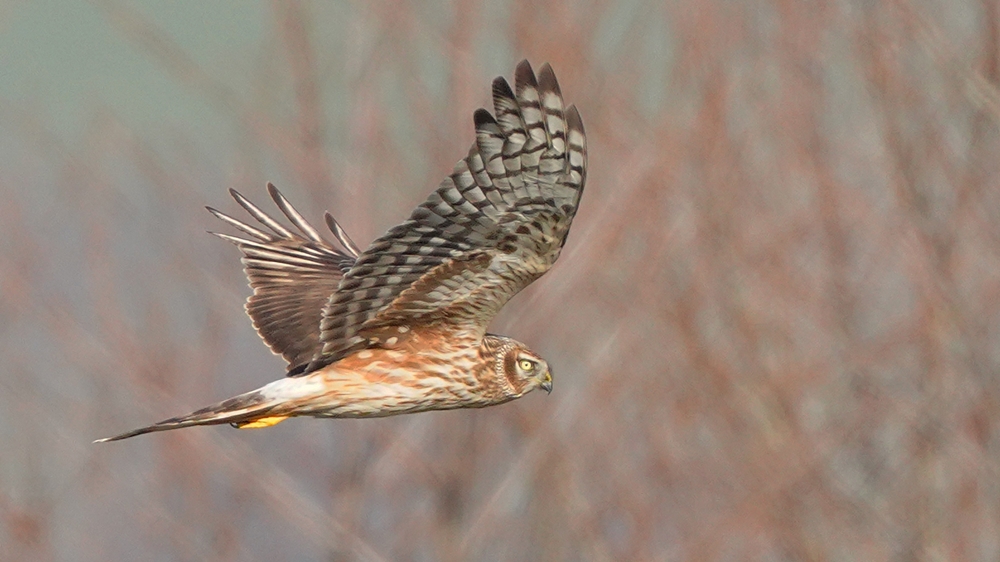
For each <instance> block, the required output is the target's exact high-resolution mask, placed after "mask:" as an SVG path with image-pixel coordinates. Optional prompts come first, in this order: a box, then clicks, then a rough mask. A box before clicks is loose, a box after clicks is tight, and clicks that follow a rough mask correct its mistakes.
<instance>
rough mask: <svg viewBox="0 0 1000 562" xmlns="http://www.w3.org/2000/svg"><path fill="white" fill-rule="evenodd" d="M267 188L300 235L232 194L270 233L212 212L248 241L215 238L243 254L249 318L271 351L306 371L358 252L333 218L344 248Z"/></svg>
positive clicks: (295, 368)
mask: <svg viewBox="0 0 1000 562" xmlns="http://www.w3.org/2000/svg"><path fill="white" fill-rule="evenodd" d="M267 189H268V193H269V194H270V195H271V199H273V200H274V203H275V204H276V205H277V206H278V208H279V209H280V210H281V212H282V213H283V214H284V215H285V217H286V218H287V219H288V220H289V221H290V222H291V223H292V225H293V226H294V227H295V228H296V229H297V230H298V232H294V231H292V230H289V229H287V228H285V227H284V226H283V225H282V224H281V223H280V222H278V221H277V220H275V219H274V218H272V217H270V216H269V215H267V214H266V213H265V212H263V211H261V210H260V209H259V208H258V207H256V206H255V205H254V204H253V203H251V202H250V201H249V200H247V199H246V198H245V197H243V195H241V194H240V193H239V192H237V191H236V190H230V193H231V194H232V196H233V198H234V199H236V202H237V203H239V204H240V206H242V207H243V208H244V209H245V210H246V211H247V212H248V213H249V214H250V216H252V217H253V218H254V219H256V220H257V222H259V223H260V224H261V225H262V226H264V227H265V228H267V229H268V230H269V231H270V232H268V231H265V230H261V229H259V228H256V227H254V226H251V225H249V224H247V223H244V222H242V221H239V220H237V219H234V218H233V217H230V216H229V215H226V214H225V213H222V212H220V211H217V210H215V209H213V208H211V207H208V210H209V211H210V212H211V213H212V214H213V215H215V216H216V217H218V218H219V219H221V220H222V221H223V222H225V223H227V224H230V225H232V226H234V227H236V228H237V229H239V230H241V231H242V232H244V233H246V234H247V235H248V236H249V238H239V237H236V236H230V235H228V234H220V233H217V232H213V233H212V234H215V235H216V236H218V237H220V238H223V239H225V240H228V241H230V242H233V243H234V244H236V245H237V246H238V247H239V249H240V250H241V251H242V252H243V258H242V260H241V261H242V262H243V265H244V270H245V271H246V274H247V277H248V279H249V281H250V287H251V288H253V294H252V295H251V296H250V297H249V298H248V299H247V304H246V311H247V314H248V315H249V316H250V319H251V320H252V321H253V325H254V328H255V329H256V330H257V333H258V334H260V337H261V338H262V339H263V340H264V342H265V343H267V345H268V347H270V348H271V350H272V351H273V352H275V353H278V354H281V355H282V356H283V357H284V358H285V360H286V361H288V371H289V373H290V374H291V373H297V372H300V371H302V370H303V369H304V368H305V366H306V365H307V364H308V363H309V361H310V360H311V359H312V358H313V357H314V356H315V355H316V353H318V352H319V351H320V348H321V346H320V318H321V316H322V311H323V307H324V305H325V304H326V302H327V301H328V300H329V299H330V295H332V294H333V293H334V292H335V291H336V290H337V286H338V285H339V284H340V281H341V279H342V278H343V276H344V273H346V272H347V271H348V270H349V269H350V268H351V266H352V265H353V264H354V260H355V258H356V257H357V256H358V253H359V252H358V248H357V246H356V245H355V244H354V242H352V241H351V239H350V238H349V237H348V236H347V234H346V233H345V232H344V230H343V229H342V228H341V227H340V225H339V224H337V222H336V221H335V220H334V219H333V217H332V216H331V215H330V214H329V213H327V214H326V222H327V225H328V226H329V228H330V230H331V232H332V233H333V235H334V237H335V238H336V239H337V241H338V242H339V243H340V245H341V246H342V247H343V249H338V248H337V247H336V246H334V245H333V244H331V243H330V242H329V241H327V240H326V239H325V238H323V236H322V235H321V234H320V233H319V231H317V230H316V229H315V228H313V227H312V226H311V225H310V224H309V223H308V222H306V220H305V219H304V218H303V217H302V215H301V214H299V212H298V211H296V210H295V208H294V207H292V205H291V204H290V203H289V202H288V201H287V200H286V199H285V197H284V196H282V194H281V192H279V191H278V190H277V188H275V187H274V186H273V185H271V184H268V185H267Z"/></svg>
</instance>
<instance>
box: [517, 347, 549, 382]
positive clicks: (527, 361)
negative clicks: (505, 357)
mask: <svg viewBox="0 0 1000 562" xmlns="http://www.w3.org/2000/svg"><path fill="white" fill-rule="evenodd" d="M513 358H514V365H513V367H514V372H515V373H516V376H517V378H518V379H519V380H520V381H522V384H523V387H524V392H528V391H531V390H534V389H535V388H541V389H542V390H544V391H545V392H552V371H550V370H549V364H548V363H546V362H545V360H544V359H542V358H541V357H539V356H537V355H535V354H534V353H532V352H530V351H527V350H523V349H522V350H518V351H516V352H515V353H514V354H513Z"/></svg>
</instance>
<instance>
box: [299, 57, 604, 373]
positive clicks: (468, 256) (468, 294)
mask: <svg viewBox="0 0 1000 562" xmlns="http://www.w3.org/2000/svg"><path fill="white" fill-rule="evenodd" d="M515 90H516V93H515V91H512V90H511V88H510V85H509V84H508V83H507V81H506V80H504V79H503V78H497V79H496V80H495V81H494V83H493V102H494V110H495V113H496V117H495V118H494V117H493V115H491V114H490V113H489V112H488V111H486V110H484V109H480V110H478V111H476V113H475V116H474V117H475V125H476V142H475V144H474V145H473V146H472V148H471V149H470V151H469V155H468V156H467V157H466V158H465V159H464V160H461V161H460V162H459V163H458V164H457V165H456V166H455V169H454V171H453V172H452V174H451V175H450V176H449V177H448V178H446V179H445V180H444V182H442V183H441V185H440V187H438V189H437V190H436V191H434V192H433V193H431V195H430V196H429V197H428V198H427V200H426V201H424V203H422V204H421V205H419V206H418V207H417V208H416V209H415V210H414V211H413V213H412V214H411V215H410V217H409V219H407V220H406V221H405V222H404V223H402V224H400V225H399V226H396V227H394V228H392V229H391V230H389V232H387V233H386V234H385V235H384V236H382V237H381V238H379V239H377V240H375V241H374V242H373V243H372V244H371V245H370V246H369V247H368V248H367V249H366V250H365V251H364V252H362V253H361V254H360V255H359V256H358V258H357V261H356V262H355V263H354V264H353V266H352V267H351V268H350V269H349V270H348V271H347V272H346V273H345V274H344V277H343V280H342V281H341V282H340V285H339V287H338V288H337V291H336V292H335V293H333V295H332V296H331V297H330V299H329V301H328V302H327V304H326V306H325V308H324V310H323V319H322V322H321V335H320V340H321V343H322V348H321V350H320V351H319V353H317V354H316V356H315V357H314V358H313V361H312V362H311V363H310V365H309V366H308V367H307V368H306V369H305V371H306V372H308V371H312V370H314V369H317V368H320V367H322V366H324V365H328V364H330V363H333V362H335V361H337V360H339V359H341V358H343V357H344V356H346V355H348V354H349V353H351V352H353V351H355V350H357V349H361V348H364V347H366V346H369V345H372V344H373V340H372V339H371V337H370V336H371V335H372V334H375V333H379V331H380V330H383V329H384V328H385V327H386V326H407V327H410V328H413V329H414V330H417V329H419V328H420V327H421V326H426V325H437V326H440V325H446V326H452V327H455V328H457V329H461V330H462V331H463V332H464V333H467V334H474V335H478V336H480V337H481V336H482V335H483V334H485V331H486V327H487V325H488V324H489V322H490V321H491V320H492V318H493V317H494V316H495V315H496V313H497V312H499V310H500V308H501V307H503V305H504V304H505V303H506V302H507V301H508V300H509V299H510V298H511V297H512V296H514V295H515V294H516V293H517V292H519V291H520V290H521V289H523V288H524V287H526V286H527V285H528V284H529V283H531V282H532V281H533V280H535V279H537V278H538V277H539V276H541V275H542V274H543V273H545V271H547V270H548V269H549V268H550V267H551V266H552V264H553V263H554V262H555V260H556V258H558V256H559V252H560V250H561V248H562V246H563V244H564V243H565V240H566V235H567V233H568V232H569V228H570V224H571V223H572V220H573V216H574V215H575V214H576V209H577V205H578V203H579V201H580V196H581V194H582V192H583V187H584V183H585V181H586V159H587V151H586V138H585V135H584V130H583V123H582V121H581V120H580V115H579V113H578V112H577V110H576V108H575V107H573V106H570V107H569V108H564V107H563V100H562V94H561V93H560V90H559V85H558V83H557V82H556V78H555V75H554V74H553V72H552V69H551V68H550V67H549V66H548V65H544V66H543V67H542V68H541V70H540V71H539V74H538V78H537V80H536V77H535V74H534V72H533V71H532V69H531V66H530V65H529V64H528V62H527V61H522V62H521V63H520V64H519V65H518V67H517V71H516V74H515Z"/></svg>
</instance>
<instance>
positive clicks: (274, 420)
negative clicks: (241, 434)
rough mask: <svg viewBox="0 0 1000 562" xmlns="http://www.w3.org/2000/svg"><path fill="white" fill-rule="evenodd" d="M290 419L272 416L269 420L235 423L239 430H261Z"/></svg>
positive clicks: (261, 419)
mask: <svg viewBox="0 0 1000 562" xmlns="http://www.w3.org/2000/svg"><path fill="white" fill-rule="evenodd" d="M287 419H288V416H272V417H268V418H260V419H257V420H253V421H248V422H243V423H234V424H233V426H235V427H236V428H237V429H260V428H262V427H271V426H272V425H277V424H279V423H281V422H283V421H285V420H287Z"/></svg>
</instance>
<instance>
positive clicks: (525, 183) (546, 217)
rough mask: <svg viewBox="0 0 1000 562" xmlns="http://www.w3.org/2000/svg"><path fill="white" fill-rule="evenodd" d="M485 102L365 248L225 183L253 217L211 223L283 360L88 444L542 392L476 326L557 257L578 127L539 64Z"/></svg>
mask: <svg viewBox="0 0 1000 562" xmlns="http://www.w3.org/2000/svg"><path fill="white" fill-rule="evenodd" d="M493 107H494V112H495V116H494V115H491V114H490V112H489V111H487V110H485V109H479V110H478V111H476V112H475V115H474V121H475V126H476V141H475V143H473V145H472V148H471V149H470V150H469V154H468V156H466V157H465V158H464V159H462V160H461V161H459V162H458V164H457V165H456V166H455V168H454V170H453V171H452V173H451V175H449V176H448V177H447V178H445V180H444V181H443V182H442V183H441V185H440V186H439V187H438V188H437V190H435V191H434V192H433V193H431V194H430V196H429V197H428V198H427V200H426V201H424V202H423V203H421V204H420V205H419V206H418V207H417V208H416V210H414V211H413V213H412V214H411V215H410V217H409V218H408V219H407V220H406V221H404V222H403V223H402V224H400V225H398V226H396V227H394V228H392V229H390V230H389V231H388V232H387V233H386V234H385V235H383V236H382V237H381V238H378V239H377V240H375V241H374V242H372V243H371V245H370V246H368V248H367V249H366V250H364V251H361V250H360V248H359V247H358V246H356V245H355V244H354V242H352V241H351V239H350V238H349V237H348V236H347V234H346V233H345V232H344V229H343V228H341V226H340V225H339V224H338V223H337V221H336V220H334V218H333V217H332V216H331V215H330V214H329V213H327V214H326V216H325V219H326V224H327V226H328V227H329V229H330V231H331V232H332V234H333V237H334V239H336V241H337V243H338V245H335V244H333V243H331V242H330V241H329V240H328V239H327V238H325V237H324V236H323V234H321V233H320V232H319V231H318V230H317V229H315V228H314V227H312V226H311V225H310V224H309V223H308V222H306V220H305V219H304V218H303V216H302V214H300V213H299V212H298V211H296V210H295V209H294V208H293V207H292V205H291V204H290V203H289V202H288V201H287V200H286V199H285V197H284V196H282V194H281V193H280V192H279V191H278V190H277V189H276V188H275V187H274V186H273V185H271V184H268V186H267V188H268V193H269V194H270V196H271V199H273V200H274V203H275V204H276V205H277V207H278V209H280V210H281V213H282V214H283V215H284V216H285V218H286V219H287V220H288V221H289V222H290V223H291V225H292V228H288V227H286V226H285V225H283V224H282V223H281V222H279V221H278V220H275V219H274V218H272V217H271V216H269V215H268V214H266V213H265V212H264V211H262V210H261V209H260V208H258V207H257V206H256V205H254V204H253V203H251V202H250V201H249V200H248V199H246V198H245V197H243V196H242V195H241V194H239V193H238V192H236V191H231V194H232V196H233V198H234V199H236V202H237V203H239V204H240V206H242V207H243V208H244V209H245V210H246V211H247V213H249V215H250V216H251V217H253V219H255V220H256V221H257V222H258V223H260V225H258V226H252V225H250V224H248V223H246V222H243V221H240V220H238V219H235V218H233V217H231V216H229V215H226V214H224V213H222V212H220V211H217V210H215V209H213V208H211V207H209V208H208V210H209V211H210V212H211V213H212V214H213V215H215V216H216V217H218V218H219V219H221V220H222V221H223V222H225V223H227V224H229V225H230V226H232V227H234V228H236V229H237V230H240V231H241V232H243V233H244V234H245V235H246V238H240V237H236V236H230V235H228V234H219V233H214V234H216V235H217V236H219V237H220V238H223V239H225V240H229V241H230V242H233V243H234V244H236V246H237V247H238V248H239V249H240V250H241V251H242V253H243V258H242V262H243V265H244V266H245V270H246V274H247V277H249V280H250V287H251V288H252V289H253V295H252V296H250V298H249V299H248V301H247V305H246V311H247V313H248V314H249V316H250V318H251V320H252V321H253V325H254V327H255V328H256V329H257V332H258V333H259V335H260V337H261V338H263V340H264V342H265V343H267V345H268V346H269V347H270V348H271V350H272V351H273V352H274V353H276V354H280V355H281V356H282V357H284V358H285V360H286V361H287V362H288V372H287V376H286V377H285V378H283V379H281V380H277V381H275V382H272V383H270V384H267V385H265V386H263V387H261V388H258V389H257V390H253V391H250V392H247V393H245V394H241V395H239V396H236V397H234V398H230V399H228V400H224V401H222V402H219V403H217V404H214V405H212V406H208V407H207V408H202V409H201V410H198V411H196V412H193V413H191V414H188V415H186V416H179V417H175V418H170V419H168V420H164V421H162V422H159V423H156V424H153V425H150V426H147V427H142V428H139V429H135V430H132V431H129V432H126V433H122V434H121V435H117V436H115V437H109V438H106V439H100V440H99V441H101V442H103V441H115V440H119V439H125V438H128V437H133V436H136V435H141V434H144V433H151V432H154V431H164V430H168V429H178V428H182V427H190V426H195V425H214V424H231V425H233V426H235V427H238V428H257V427H267V426H271V425H274V424H276V423H278V422H281V421H283V420H285V419H287V418H289V417H293V416H315V417H330V418H365V417H381V416H391V415H396V414H406V413H412V412H421V411H427V410H446V409H453V408H481V407H484V406H491V405H494V404H502V403H504V402H508V401H510V400H514V399H515V398H519V397H521V396H523V395H525V394H527V393H528V392H531V391H532V390H534V389H536V388H542V389H544V390H546V391H549V392H551V390H552V372H551V369H550V367H549V365H548V363H546V362H545V360H544V359H542V358H541V357H540V356H539V355H538V354H536V353H535V352H533V351H531V350H530V349H528V347H527V346H525V345H524V344H523V343H520V342H518V341H515V340H513V339H511V338H509V337H505V336H499V335H494V334H490V333H487V331H486V330H487V326H488V325H489V323H490V321H491V320H492V319H493V317H494V316H495V315H496V314H497V312H499V311H500V309H501V308H502V307H503V306H504V304H506V303H507V301H508V300H510V298H511V297H513V296H514V295H515V294H517V293H518V292H519V291H520V290H521V289H523V288H525V287H526V286H527V285H528V284H530V283H531V282H532V281H534V280H535V279H538V278H539V277H540V276H541V275H542V274H544V273H545V272H546V271H548V269H549V268H550V267H552V264H553V263H554V262H555V261H556V258H558V257H559V253H560V251H561V250H562V247H563V244H565V242H566V235H567V233H568V232H569V229H570V224H571V223H572V221H573V217H574V215H575V214H576V210H577V205H578V204H579V202H580V196H581V195H582V193H583V187H584V183H585V181H586V177H587V148H586V137H585V135H584V131H583V123H582V121H581V120H580V114H579V113H578V112H577V110H576V108H575V107H574V106H572V105H571V106H569V107H564V106H563V99H562V94H561V93H560V90H559V84H558V83H557V82H556V77H555V74H553V72H552V68H551V67H549V65H547V64H546V65H545V66H543V67H542V68H541V70H540V71H539V72H538V75H537V78H536V75H535V73H534V71H533V70H532V68H531V65H529V64H528V62H527V61H522V62H521V63H520V64H519V65H518V66H517V70H516V72H515V80H514V88H513V90H512V89H511V87H510V85H509V84H508V83H507V81H506V80H505V79H504V78H503V77H499V78H497V79H496V80H494V81H493Z"/></svg>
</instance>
